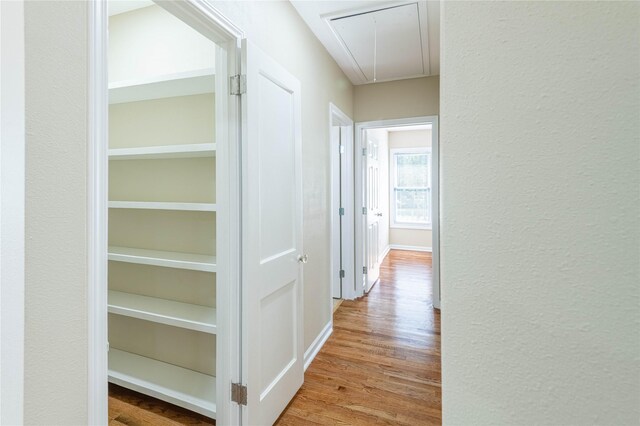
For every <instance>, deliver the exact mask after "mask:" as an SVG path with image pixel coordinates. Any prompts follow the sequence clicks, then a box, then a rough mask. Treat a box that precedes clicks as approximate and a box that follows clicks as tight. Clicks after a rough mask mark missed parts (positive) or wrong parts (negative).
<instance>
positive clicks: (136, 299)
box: [108, 290, 217, 334]
mask: <svg viewBox="0 0 640 426" xmlns="http://www.w3.org/2000/svg"><path fill="white" fill-rule="evenodd" d="M108 309H109V312H111V313H113V314H118V315H124V316H128V317H132V318H138V319H143V320H147V321H153V322H157V323H160V324H166V325H172V326H174V327H181V328H186V329H188V330H196V331H201V332H203V333H209V334H216V330H217V328H216V309H215V308H210V307H208V306H201V305H193V304H190V303H182V302H176V301H173V300H166V299H159V298H157V297H149V296H142V295H138V294H131V293H125V292H122V291H114V290H109V307H108Z"/></svg>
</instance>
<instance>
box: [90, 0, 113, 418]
mask: <svg viewBox="0 0 640 426" xmlns="http://www.w3.org/2000/svg"><path fill="white" fill-rule="evenodd" d="M88 19H89V23H88V24H89V32H88V37H89V43H88V45H89V81H88V99H87V109H88V126H87V128H88V135H87V139H88V146H87V157H88V158H87V165H88V173H87V180H88V182H87V202H88V205H87V248H88V265H87V266H88V268H87V272H88V277H87V282H88V287H87V305H88V306H87V315H88V318H87V323H88V324H87V327H88V336H87V339H88V352H89V353H88V359H87V362H88V372H87V374H88V380H87V385H88V423H89V424H90V425H106V424H107V422H108V419H109V417H108V384H107V375H108V352H107V351H108V344H109V343H108V336H107V303H108V302H107V241H108V236H107V223H108V221H107V217H108V207H107V206H108V201H107V200H108V190H107V181H108V178H107V173H108V161H109V156H108V137H107V133H108V128H109V123H108V118H107V114H108V102H109V92H108V81H107V69H106V64H107V25H108V24H107V21H108V11H107V1H106V0H96V1H91V2H89V3H88Z"/></svg>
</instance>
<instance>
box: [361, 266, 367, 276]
mask: <svg viewBox="0 0 640 426" xmlns="http://www.w3.org/2000/svg"><path fill="white" fill-rule="evenodd" d="M362 273H363V274H365V275H366V274H367V267H366V266H363V267H362Z"/></svg>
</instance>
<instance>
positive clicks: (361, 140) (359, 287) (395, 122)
mask: <svg viewBox="0 0 640 426" xmlns="http://www.w3.org/2000/svg"><path fill="white" fill-rule="evenodd" d="M421 124H431V126H432V132H431V138H432V139H431V156H432V160H431V161H432V172H431V173H432V175H431V185H432V188H431V209H432V212H431V215H432V222H433V223H432V228H431V230H432V235H433V237H432V259H433V260H432V262H433V264H432V291H433V307H434V308H436V309H440V303H441V298H440V179H439V175H440V168H439V163H440V161H439V149H438V116H437V115H431V116H422V117H409V118H397V119H391V120H376V121H365V122H360V123H356V125H355V132H354V133H355V143H354V149H355V152H356V153H359V155H356V156H355V170H356V173H355V200H356V203H362V200H363V199H364V192H363V189H364V179H363V173H362V170H363V167H364V165H365V164H366V161H365V157H364V156H363V155H362V153H363V149H364V148H366V146H365V144H366V138H365V137H364V134H365V131H366V130H368V129H379V128H384V127H397V126H415V125H421ZM362 207H365V206H364V205H363V204H357V205H356V211H359V210H361V209H362ZM365 227H366V215H362V214H356V215H355V230H356V232H355V251H356V253H355V259H356V263H355V269H356V290H355V293H356V297H361V296H363V295H364V293H365V284H366V281H367V280H366V279H365V278H366V277H364V276H363V268H365V267H366V265H365V264H364V261H363V259H364V250H365V245H364V238H365V229H366V228H365ZM358 273H359V274H360V275H358Z"/></svg>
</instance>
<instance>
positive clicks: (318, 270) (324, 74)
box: [213, 1, 354, 350]
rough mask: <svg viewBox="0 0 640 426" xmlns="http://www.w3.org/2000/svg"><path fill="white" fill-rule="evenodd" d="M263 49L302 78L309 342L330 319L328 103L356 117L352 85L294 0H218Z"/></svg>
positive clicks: (306, 341) (306, 338) (216, 3)
mask: <svg viewBox="0 0 640 426" xmlns="http://www.w3.org/2000/svg"><path fill="white" fill-rule="evenodd" d="M213 5H214V7H216V8H218V9H219V10H220V11H221V12H222V13H223V14H225V15H226V16H227V17H228V18H229V19H230V20H231V21H233V22H234V23H235V24H236V25H238V26H239V27H240V28H242V30H243V31H244V32H245V35H246V36H247V37H248V38H249V40H251V41H252V42H253V43H254V44H255V45H256V46H257V47H258V48H260V49H261V50H263V51H264V52H265V53H266V54H268V55H269V56H271V57H272V58H273V59H275V60H276V61H277V62H278V63H279V64H281V65H282V66H283V67H285V68H286V69H287V70H288V71H289V72H290V73H292V74H293V75H294V76H295V77H296V78H298V79H299V80H300V83H301V87H302V162H303V165H302V170H303V173H304V174H303V187H304V199H303V204H304V212H303V215H304V216H303V225H304V230H303V232H304V242H303V244H304V251H305V253H307V254H308V255H309V263H307V264H306V265H305V269H304V347H305V350H306V349H307V348H309V346H310V345H311V343H312V342H313V341H314V339H315V338H316V337H317V336H318V335H319V334H320V333H321V332H322V330H323V329H324V328H325V326H326V324H327V323H328V322H329V321H330V320H331V307H330V304H329V300H330V298H331V286H330V279H329V278H330V275H329V273H330V271H329V249H330V245H329V235H330V232H329V231H330V227H329V213H328V210H329V202H330V199H329V188H330V186H329V184H330V174H329V150H328V148H327V145H328V144H329V140H330V138H329V102H333V103H334V104H336V105H337V106H338V108H340V109H341V110H342V111H343V112H344V113H345V114H347V115H348V116H350V117H353V111H354V108H353V86H352V85H351V83H350V82H349V80H348V79H347V77H346V76H345V75H344V73H343V72H342V70H340V68H339V67H338V65H337V64H336V63H335V61H334V60H333V58H332V57H331V56H330V55H329V53H327V51H326V50H325V48H324V46H323V45H322V44H321V43H320V42H319V41H318V39H316V38H315V36H314V35H313V33H312V32H311V30H310V29H309V28H308V27H307V25H306V24H305V23H304V21H303V20H302V18H300V16H299V15H298V13H297V12H296V10H295V9H294V8H293V6H292V5H291V4H290V3H289V2H285V1H267V2H260V1H247V2H236V1H214V2H213Z"/></svg>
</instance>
